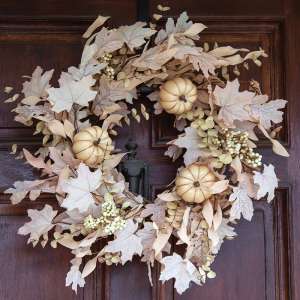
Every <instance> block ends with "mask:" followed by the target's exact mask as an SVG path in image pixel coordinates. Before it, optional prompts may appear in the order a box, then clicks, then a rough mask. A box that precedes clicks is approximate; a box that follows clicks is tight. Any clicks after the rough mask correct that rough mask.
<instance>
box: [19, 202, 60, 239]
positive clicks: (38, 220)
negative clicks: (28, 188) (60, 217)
mask: <svg viewBox="0 0 300 300" xmlns="http://www.w3.org/2000/svg"><path fill="white" fill-rule="evenodd" d="M56 214H57V211H56V210H53V208H52V207H51V206H50V205H48V204H46V205H45V206H44V208H43V209H42V210H37V209H29V210H28V216H29V217H30V218H31V221H30V222H28V223H25V224H24V225H23V226H22V227H21V228H19V230H18V234H21V235H27V234H30V237H29V239H28V241H29V242H32V243H33V244H35V243H36V242H37V241H38V240H39V239H40V237H41V236H42V235H44V234H46V233H47V232H48V231H49V230H51V229H52V228H53V227H54V224H52V221H53V219H54V217H55V216H56Z"/></svg>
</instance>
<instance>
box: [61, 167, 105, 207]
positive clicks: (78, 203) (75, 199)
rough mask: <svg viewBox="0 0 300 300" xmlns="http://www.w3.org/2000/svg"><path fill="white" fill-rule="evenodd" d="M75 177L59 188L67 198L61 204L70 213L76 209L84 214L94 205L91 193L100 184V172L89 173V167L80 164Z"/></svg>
mask: <svg viewBox="0 0 300 300" xmlns="http://www.w3.org/2000/svg"><path fill="white" fill-rule="evenodd" d="M77 174H78V175H77V177H76V178H70V179H68V180H66V181H65V182H64V183H63V184H62V185H61V186H62V189H63V191H64V192H65V193H68V196H67V197H66V199H65V200H64V201H63V203H62V205H61V206H62V207H64V208H66V209H67V210H69V211H71V210H73V209H78V210H79V211H80V212H85V211H87V210H88V209H89V207H90V206H91V205H93V204H94V203H95V198H94V197H93V195H92V193H93V192H95V191H96V190H97V188H98V187H99V186H100V184H101V180H102V172H101V170H100V169H98V170H96V171H95V172H91V171H90V169H89V167H88V166H86V165H85V164H83V163H81V164H80V165H79V167H78V169H77Z"/></svg>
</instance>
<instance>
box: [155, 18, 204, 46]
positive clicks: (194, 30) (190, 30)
mask: <svg viewBox="0 0 300 300" xmlns="http://www.w3.org/2000/svg"><path fill="white" fill-rule="evenodd" d="M205 28H206V26H205V25H203V24H202V23H193V22H192V21H189V17H188V15H187V13H186V12H183V13H181V14H180V16H179V17H178V19H177V22H176V25H175V22H174V19H172V18H168V20H167V22H166V28H165V29H161V30H160V31H159V32H158V34H157V37H156V39H155V43H156V44H160V43H162V42H163V41H164V40H165V39H167V38H168V37H170V36H173V37H174V40H175V42H180V43H182V44H194V43H193V40H198V39H199V36H198V34H199V33H200V32H201V31H203V30H204V29H205Z"/></svg>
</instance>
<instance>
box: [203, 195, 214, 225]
mask: <svg viewBox="0 0 300 300" xmlns="http://www.w3.org/2000/svg"><path fill="white" fill-rule="evenodd" d="M202 214H203V217H204V219H205V221H206V222H207V224H208V227H209V228H210V227H211V226H212V224H213V218H214V209H213V206H212V204H211V202H210V201H209V200H206V201H205V203H204V205H203V208H202Z"/></svg>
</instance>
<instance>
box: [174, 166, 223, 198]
mask: <svg viewBox="0 0 300 300" xmlns="http://www.w3.org/2000/svg"><path fill="white" fill-rule="evenodd" d="M216 181H217V179H216V176H215V175H214V174H213V172H212V171H211V170H210V169H209V168H208V167H207V166H205V165H201V164H198V163H194V164H191V165H189V166H188V167H186V168H184V169H182V170H181V171H180V172H179V174H178V175H177V177H176V180H175V185H176V193H177V194H178V195H179V196H180V197H181V198H182V199H183V200H184V201H186V202H191V203H201V202H203V201H205V200H206V199H208V198H209V197H210V196H211V195H212V194H211V191H210V187H211V186H212V185H213V184H214V183H215V182H216Z"/></svg>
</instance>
